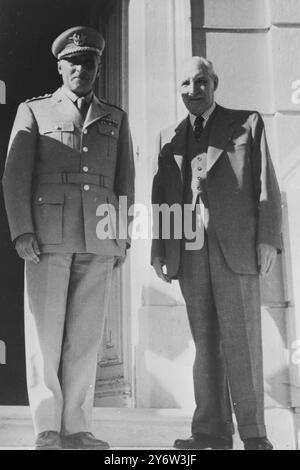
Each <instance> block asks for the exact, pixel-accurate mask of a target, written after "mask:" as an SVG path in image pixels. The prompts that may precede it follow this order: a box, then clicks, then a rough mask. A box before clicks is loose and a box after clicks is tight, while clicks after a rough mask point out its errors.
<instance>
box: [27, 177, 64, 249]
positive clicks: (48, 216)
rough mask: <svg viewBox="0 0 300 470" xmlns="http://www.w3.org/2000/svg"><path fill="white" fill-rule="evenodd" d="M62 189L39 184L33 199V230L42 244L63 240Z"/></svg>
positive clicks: (53, 243)
mask: <svg viewBox="0 0 300 470" xmlns="http://www.w3.org/2000/svg"><path fill="white" fill-rule="evenodd" d="M63 208H64V191H63V188H62V187H61V186H58V185H57V186H56V185H40V186H39V187H38V190H37V191H36V195H35V198H34V201H33V209H34V210H33V212H34V222H35V230H36V236H37V239H38V242H39V243H41V244H42V245H57V244H60V243H62V242H63Z"/></svg>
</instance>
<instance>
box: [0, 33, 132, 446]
mask: <svg viewBox="0 0 300 470" xmlns="http://www.w3.org/2000/svg"><path fill="white" fill-rule="evenodd" d="M104 45H105V43H104V39H103V37H102V36H101V35H100V34H99V33H98V32H97V31H95V30H94V29H92V28H88V27H74V28H71V29H69V30H67V31H65V32H64V33H62V34H61V35H60V36H59V37H58V38H57V39H56V40H55V41H54V43H53V45H52V52H53V54H54V56H55V57H56V59H57V60H58V72H59V74H60V75H61V77H62V81H63V85H62V87H61V88H60V89H58V90H57V91H55V93H53V94H50V95H46V96H43V97H39V98H33V99H31V100H28V101H26V102H25V103H22V104H21V105H20V107H19V109H18V112H17V116H16V119H15V123H14V126H13V130H12V135H11V140H10V145H9V152H8V157H7V163H6V168H5V173H4V178H3V185H4V194H5V201H6V208H7V213H8V218H9V224H10V230H11V236H12V240H13V242H14V244H15V247H16V250H17V252H18V254H19V256H21V257H22V258H23V259H24V260H25V266H26V288H27V293H28V306H27V308H25V342H26V363H27V381H28V393H29V401H30V407H31V411H32V416H33V422H34V427H35V431H36V434H37V439H36V449H41V450H44V449H60V448H61V447H64V448H80V449H107V448H108V447H109V445H108V443H106V442H103V441H101V440H98V439H96V438H95V437H94V436H93V435H92V434H91V415H92V406H93V399H94V387H95V377H96V367H97V352H98V349H99V343H100V339H101V337H102V333H103V327H104V323H105V316H106V313H107V306H108V302H109V297H110V288H111V280H112V273H113V268H114V266H116V265H120V264H121V263H122V262H123V261H124V259H125V256H126V250H127V248H128V247H129V244H130V241H129V239H127V240H126V238H125V237H123V239H120V238H118V233H117V232H116V230H110V231H109V233H110V236H109V237H107V238H105V234H104V235H103V234H102V233H101V230H99V222H100V220H101V219H100V217H99V216H100V215H101V214H102V215H103V214H104V212H105V211H104V210H103V207H104V208H106V209H107V211H108V212H109V215H108V219H109V220H110V215H112V220H113V216H115V214H118V213H119V211H118V197H119V196H125V197H127V198H128V201H127V202H128V206H129V207H130V206H131V205H132V203H133V197H134V164H133V153H132V143H131V137H130V131H129V126H128V120H127V115H126V113H125V112H124V111H123V110H122V109H120V108H117V107H116V106H113V105H110V104H107V103H105V102H103V101H101V100H99V99H98V98H97V97H96V96H95V95H94V93H93V90H92V87H93V84H94V83H95V80H96V77H97V75H98V73H99V64H100V57H101V54H102V52H103V49H104ZM111 208H113V209H114V210H113V211H112V210H111ZM110 212H111V214H110ZM106 215H107V214H106ZM115 222H116V223H118V221H115ZM123 222H124V221H123ZM125 222H126V221H125ZM127 222H128V221H127ZM116 223H114V222H113V221H112V222H111V225H112V228H115V229H116V228H117V226H116ZM123 227H124V225H123ZM110 228H111V227H110ZM113 234H114V235H113ZM60 364H61V370H62V374H61V375H62V376H61V380H59V377H58V370H59V366H60Z"/></svg>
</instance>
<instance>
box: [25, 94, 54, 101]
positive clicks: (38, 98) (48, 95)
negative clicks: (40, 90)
mask: <svg viewBox="0 0 300 470" xmlns="http://www.w3.org/2000/svg"><path fill="white" fill-rule="evenodd" d="M51 96H52V93H49V94H46V95H43V96H35V97H33V98H29V100H26V101H25V103H30V102H31V101H38V100H44V99H46V98H51Z"/></svg>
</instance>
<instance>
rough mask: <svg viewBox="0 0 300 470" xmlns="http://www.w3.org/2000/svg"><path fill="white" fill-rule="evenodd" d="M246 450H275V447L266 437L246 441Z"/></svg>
mask: <svg viewBox="0 0 300 470" xmlns="http://www.w3.org/2000/svg"><path fill="white" fill-rule="evenodd" d="M244 447H245V450H273V445H272V444H271V442H270V441H269V440H268V439H267V438H266V437H252V438H250V439H244Z"/></svg>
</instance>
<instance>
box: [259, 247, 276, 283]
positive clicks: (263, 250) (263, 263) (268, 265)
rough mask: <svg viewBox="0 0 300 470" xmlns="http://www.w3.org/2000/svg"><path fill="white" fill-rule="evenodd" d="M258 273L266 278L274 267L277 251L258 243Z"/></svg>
mask: <svg viewBox="0 0 300 470" xmlns="http://www.w3.org/2000/svg"><path fill="white" fill-rule="evenodd" d="M257 258H258V267H259V273H260V275H261V276H262V277H266V276H268V275H269V274H270V273H271V271H272V269H273V268H274V266H275V263H276V258H277V251H276V249H275V248H274V247H273V246H270V245H265V244H264V243H260V244H259V245H258V247H257Z"/></svg>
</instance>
